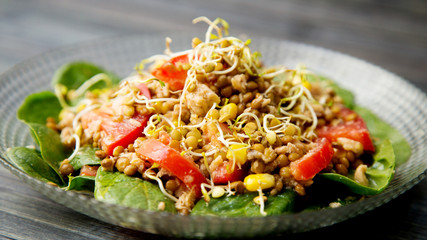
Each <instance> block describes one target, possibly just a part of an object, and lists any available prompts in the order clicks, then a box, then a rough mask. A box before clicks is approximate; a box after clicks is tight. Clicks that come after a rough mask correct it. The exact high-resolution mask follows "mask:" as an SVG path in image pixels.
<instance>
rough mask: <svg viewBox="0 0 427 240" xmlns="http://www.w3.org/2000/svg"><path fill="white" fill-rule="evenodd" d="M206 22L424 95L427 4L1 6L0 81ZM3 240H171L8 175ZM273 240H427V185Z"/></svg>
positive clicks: (292, 1)
mask: <svg viewBox="0 0 427 240" xmlns="http://www.w3.org/2000/svg"><path fill="white" fill-rule="evenodd" d="M202 15H204V16H207V17H209V18H211V19H213V18H215V17H222V18H225V19H226V20H227V21H228V22H229V23H230V24H231V30H232V32H238V33H246V34H247V35H249V36H250V35H251V34H257V35H266V36H271V37H275V38H282V39H287V40H292V41H298V42H303V43H308V44H313V45H317V46H322V47H326V48H329V49H333V50H336V51H340V52H343V53H346V54H349V55H353V56H355V57H358V58H361V59H365V60H366V61H369V62H372V63H374V64H376V65H379V66H381V67H383V68H385V69H387V70H389V71H391V72H394V73H396V74H398V75H400V76H402V77H403V78H405V79H407V80H408V81H410V82H411V83H413V84H414V85H415V86H417V87H419V88H420V89H422V91H424V92H427V77H426V74H427V70H426V67H427V1H403V0H402V1H399V0H391V1H381V0H377V1H368V0H360V1H338V0H307V1H299V0H286V1H280V0H263V1H261V0H258V1H253V0H234V1H229V0H218V1H212V0H211V1H185V0H176V1H173V0H169V1H168V0H159V1H156V0H140V1H136V0H135V1H133V0H124V1H113V0H104V1H98V0H74V1H55V0H32V1H23V0H0V72H3V71H5V70H7V69H8V68H10V67H12V66H13V65H14V64H16V63H18V62H20V61H22V60H25V59H26V58H29V57H31V56H34V55H36V54H38V53H41V52H43V51H46V50H49V49H52V48H57V47H61V46H65V45H68V44H72V43H77V42H81V41H86V40H93V39H97V38H103V37H109V36H117V35H123V34H134V33H149V32H156V31H168V30H172V31H176V30H190V29H198V30H200V31H204V27H201V26H193V25H192V24H191V20H192V19H193V18H195V17H197V16H202ZM0 87H1V86H0ZM426 107H427V106H426ZM0 114H1V113H0ZM0 238H4V239H139V238H144V239H164V237H162V236H156V235H150V234H146V233H142V232H137V231H132V230H129V229H125V228H121V227H118V226H113V225H110V224H107V223H103V222H100V221H98V220H95V219H92V218H90V217H87V216H85V215H82V214H80V213H76V212H74V211H73V210H71V209H68V208H66V207H64V206H62V205H59V204H57V203H55V202H53V201H51V200H49V199H48V198H47V197H45V196H43V195H41V194H39V193H38V192H36V191H34V190H33V189H31V188H30V187H29V186H27V185H26V184H24V183H22V182H21V181H19V180H18V179H17V178H16V177H15V176H14V175H12V174H11V173H9V172H8V171H7V170H6V169H4V168H0ZM270 238H272V239H273V238H277V239H282V238H283V239H285V238H287V239H293V238H295V239H306V238H307V239H308V238H317V239H339V238H340V239H341V238H345V239H362V238H363V239H427V180H423V181H421V182H420V183H419V184H417V185H416V186H415V187H413V188H412V189H411V190H409V191H408V192H406V193H405V194H403V195H402V196H400V197H398V198H397V199H395V200H393V201H391V202H390V203H387V204H385V205H384V206H382V207H380V208H377V209H375V210H373V211H370V212H368V213H366V214H364V215H362V216H359V217H356V218H353V219H350V220H348V221H345V222H343V223H340V224H336V225H334V226H331V227H326V228H323V229H319V230H315V231H313V232H308V233H302V234H296V235H292V236H284V237H283V236H282V237H280V236H271V237H270Z"/></svg>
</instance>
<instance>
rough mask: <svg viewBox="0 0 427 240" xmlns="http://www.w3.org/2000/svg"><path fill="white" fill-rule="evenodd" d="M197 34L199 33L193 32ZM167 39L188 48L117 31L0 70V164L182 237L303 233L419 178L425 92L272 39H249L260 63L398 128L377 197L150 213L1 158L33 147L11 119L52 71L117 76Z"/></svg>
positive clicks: (98, 210)
mask: <svg viewBox="0 0 427 240" xmlns="http://www.w3.org/2000/svg"><path fill="white" fill-rule="evenodd" d="M197 35H199V34H197ZM166 36H170V37H172V39H173V43H172V49H173V50H175V51H180V50H183V49H188V48H190V47H191V38H192V37H193V36H195V35H193V34H192V33H177V34H168V35H166V34H155V35H142V36H128V37H116V38H110V39H104V40H97V41H91V42H87V43H82V44H78V45H73V46H69V47H65V48H61V49H57V50H53V51H50V52H47V53H44V54H41V55H39V56H36V57H33V58H31V59H29V60H27V61H25V62H23V63H21V64H18V65H16V66H15V67H13V68H11V69H10V70H8V71H7V72H5V73H4V74H2V75H1V76H0V102H1V105H0V113H1V115H0V162H1V163H2V165H3V166H4V167H6V168H7V169H9V170H10V171H11V172H12V173H14V174H15V175H17V176H18V177H19V178H20V179H22V180H23V181H25V182H26V183H28V184H29V185H31V186H32V187H33V188H35V189H36V190H38V191H40V192H41V193H43V194H45V195H46V196H48V197H49V198H51V199H53V200H55V201H57V202H59V203H61V204H64V205H65V206H67V207H69V208H72V209H74V210H76V211H78V212H81V213H83V214H86V215H89V216H91V217H94V218H97V219H100V220H102V221H105V222H108V223H112V224H116V225H120V226H123V227H127V228H132V229H136V230H141V231H144V232H149V233H155V234H163V235H168V236H186V237H206V236H215V237H250V236H256V235H264V234H270V233H278V232H286V233H292V232H302V231H309V230H312V229H316V228H320V227H324V226H328V225H331V224H334V223H337V222H341V221H344V220H346V219H348V218H351V217H354V216H356V215H359V214H362V213H365V212H366V211H369V210H372V209H374V208H376V207H378V206H380V205H382V204H384V203H386V202H388V201H390V200H392V199H393V198H396V197H397V196H398V195H400V194H402V193H403V192H405V191H406V190H408V189H409V188H411V187H412V186H413V185H414V184H416V183H418V182H419V181H420V180H421V179H422V178H423V177H424V176H425V174H426V169H427V161H426V160H425V156H426V155H427V148H426V147H425V146H427V139H426V135H427V134H426V133H427V124H426V121H427V108H426V106H427V97H426V95H425V94H424V93H423V92H421V91H420V90H418V89H416V88H415V87H414V86H412V85H411V84H409V83H408V82H406V81H404V80H403V79H401V78H400V77H398V76H396V75H394V74H392V73H390V72H387V71H385V70H383V69H381V68H379V67H377V66H374V65H372V64H370V63H367V62H364V61H362V60H359V59H356V58H353V57H350V56H347V55H344V54H340V53H337V52H333V51H330V50H327V49H322V48H318V47H314V46H308V45H303V44H298V43H293V42H287V41H281V40H277V39H268V38H255V39H253V40H252V48H253V49H254V50H257V51H260V52H261V53H262V59H263V60H264V62H265V64H266V65H278V64H285V65H287V66H288V67H290V68H294V67H295V66H296V65H297V64H299V63H304V64H305V65H306V66H308V67H309V68H310V69H312V70H314V71H316V72H318V73H321V74H324V75H326V76H329V77H331V78H332V79H334V80H335V81H337V82H338V83H339V84H340V85H342V86H343V87H346V88H348V89H351V90H352V91H353V92H354V93H355V95H356V100H357V103H358V104H359V105H362V106H365V107H368V108H369V109H371V110H372V111H373V112H374V113H376V114H377V115H379V116H380V117H381V118H382V119H384V120H386V121H387V122H389V123H390V124H391V125H393V126H394V127H396V128H397V129H399V130H400V132H401V133H402V134H403V135H404V136H405V137H406V139H407V140H408V141H409V143H410V145H411V147H412V156H411V158H410V159H409V161H408V162H406V163H405V164H403V165H401V166H399V167H398V168H397V169H396V175H395V178H394V180H393V181H392V182H391V184H390V186H389V187H388V188H387V189H386V190H385V191H384V192H383V193H382V194H380V195H377V196H373V197H370V198H367V199H366V200H364V201H360V202H357V203H353V204H350V205H346V206H343V207H339V208H335V209H326V210H320V211H314V212H302V213H296V214H290V215H281V216H271V217H261V218H259V217H256V218H246V217H245V218H223V217H209V216H205V217H203V216H181V215H173V214H168V213H164V212H149V211H143V210H137V209H130V208H125V207H120V206H115V205H111V204H107V203H103V202H99V201H97V200H95V199H93V198H92V197H90V196H87V195H85V194H81V193H77V192H72V191H68V192H67V191H64V190H61V189H59V188H56V187H53V186H50V185H48V184H46V183H44V182H41V181H39V180H36V179H34V178H32V177H30V176H28V175H26V174H25V173H23V172H21V171H20V170H18V169H16V168H15V167H13V166H12V165H11V164H9V163H8V161H7V157H6V156H5V151H6V149H7V148H8V147H15V146H26V145H32V144H33V141H32V139H31V136H30V133H29V131H28V130H27V127H26V126H25V125H24V124H22V123H21V122H19V121H18V120H17V119H16V116H15V114H16V110H17V108H18V107H19V105H20V104H21V103H22V101H23V100H24V98H25V97H26V96H27V95H28V94H30V93H34V92H39V91H42V90H51V89H52V87H51V86H50V80H51V78H52V76H53V73H54V72H55V70H56V69H57V68H58V67H59V66H61V65H62V64H64V63H68V62H70V61H74V60H86V61H92V62H94V63H96V64H98V65H101V66H103V67H105V68H106V69H109V70H112V71H114V72H116V73H117V74H119V75H120V76H122V77H125V76H127V75H128V74H129V73H131V72H132V71H133V67H134V66H135V64H136V63H138V62H139V61H140V60H141V59H143V58H145V57H148V56H151V55H153V54H158V53H162V52H163V50H164V46H165V44H164V38H165V37H166Z"/></svg>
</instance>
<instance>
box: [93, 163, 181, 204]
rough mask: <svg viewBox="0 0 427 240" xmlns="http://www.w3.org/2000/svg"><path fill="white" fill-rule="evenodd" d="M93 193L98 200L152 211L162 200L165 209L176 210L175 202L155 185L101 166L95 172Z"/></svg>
mask: <svg viewBox="0 0 427 240" xmlns="http://www.w3.org/2000/svg"><path fill="white" fill-rule="evenodd" d="M94 194H95V198H96V199H97V200H100V201H104V202H108V203H113V204H117V205H122V206H126V207H132V208H141V209H145V210H152V211H158V206H159V203H160V202H164V203H165V211H168V212H176V209H175V203H174V202H173V201H172V200H170V199H169V198H167V197H166V196H165V195H163V193H162V192H161V191H160V189H159V187H158V186H157V185H155V184H152V183H150V182H148V181H144V180H142V179H140V178H135V177H129V176H127V175H125V174H123V173H120V172H114V173H113V172H107V171H102V168H99V170H98V173H97V174H96V178H95V192H94Z"/></svg>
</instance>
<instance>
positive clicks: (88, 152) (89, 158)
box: [70, 146, 101, 170]
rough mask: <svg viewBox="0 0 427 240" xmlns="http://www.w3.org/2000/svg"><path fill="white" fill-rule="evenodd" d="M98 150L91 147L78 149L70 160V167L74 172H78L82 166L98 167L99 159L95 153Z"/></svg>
mask: <svg viewBox="0 0 427 240" xmlns="http://www.w3.org/2000/svg"><path fill="white" fill-rule="evenodd" d="M96 150H98V148H94V147H91V146H83V147H81V148H80V149H79V151H78V152H77V154H76V156H75V157H74V158H73V159H71V160H70V164H71V166H73V168H74V170H79V169H80V168H82V167H83V166H84V165H100V164H101V159H99V158H98V157H97V156H96V155H95V152H96Z"/></svg>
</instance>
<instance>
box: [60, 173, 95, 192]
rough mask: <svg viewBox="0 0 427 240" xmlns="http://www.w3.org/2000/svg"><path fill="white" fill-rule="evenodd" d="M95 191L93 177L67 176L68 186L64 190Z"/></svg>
mask: <svg viewBox="0 0 427 240" xmlns="http://www.w3.org/2000/svg"><path fill="white" fill-rule="evenodd" d="M94 189H95V177H94V176H76V177H73V176H69V177H68V186H67V188H66V190H74V191H89V192H93V191H94Z"/></svg>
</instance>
